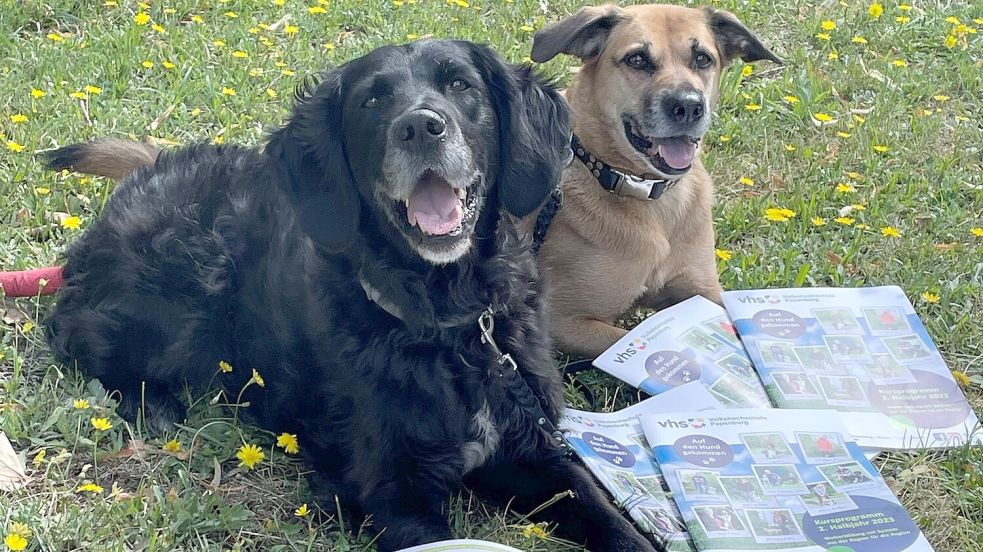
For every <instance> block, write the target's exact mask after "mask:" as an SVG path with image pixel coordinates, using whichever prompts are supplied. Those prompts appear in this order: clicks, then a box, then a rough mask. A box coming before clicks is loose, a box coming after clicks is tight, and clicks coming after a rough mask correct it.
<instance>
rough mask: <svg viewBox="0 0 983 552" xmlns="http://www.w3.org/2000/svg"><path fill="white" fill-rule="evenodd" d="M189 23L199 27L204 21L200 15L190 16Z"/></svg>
mask: <svg viewBox="0 0 983 552" xmlns="http://www.w3.org/2000/svg"><path fill="white" fill-rule="evenodd" d="M191 22H192V23H197V24H199V25H201V24H202V23H204V22H205V20H204V19H203V18H202V17H201V16H200V15H192V16H191Z"/></svg>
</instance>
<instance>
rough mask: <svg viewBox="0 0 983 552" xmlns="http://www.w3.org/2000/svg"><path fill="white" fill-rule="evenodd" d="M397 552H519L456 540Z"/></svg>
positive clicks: (490, 544) (482, 542) (507, 547)
mask: <svg viewBox="0 0 983 552" xmlns="http://www.w3.org/2000/svg"><path fill="white" fill-rule="evenodd" d="M398 552H520V551H519V550H518V549H517V548H512V547H511V546H505V545H504V544H498V543H496V542H488V541H479V540H472V539H456V540H448V541H440V542H431V543H429V544H421V545H419V546H414V547H412V548H404V549H402V550H399V551H398Z"/></svg>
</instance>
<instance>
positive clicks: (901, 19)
mask: <svg viewBox="0 0 983 552" xmlns="http://www.w3.org/2000/svg"><path fill="white" fill-rule="evenodd" d="M899 7H900V6H899ZM894 20H895V21H897V22H898V23H901V24H902V25H904V24H905V23H909V22H910V21H911V18H910V17H908V16H907V15H899V16H897V17H895V18H894Z"/></svg>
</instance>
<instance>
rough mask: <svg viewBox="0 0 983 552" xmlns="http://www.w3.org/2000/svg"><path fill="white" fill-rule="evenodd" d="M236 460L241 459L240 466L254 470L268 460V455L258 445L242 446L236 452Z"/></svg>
mask: <svg viewBox="0 0 983 552" xmlns="http://www.w3.org/2000/svg"><path fill="white" fill-rule="evenodd" d="M236 458H238V459H239V465H240V466H245V467H246V468H248V469H253V468H254V467H256V464H259V463H260V462H262V461H263V459H264V458H266V453H264V452H263V450H262V449H261V448H259V447H257V446H256V445H242V446H241V447H239V450H238V451H237V452H236Z"/></svg>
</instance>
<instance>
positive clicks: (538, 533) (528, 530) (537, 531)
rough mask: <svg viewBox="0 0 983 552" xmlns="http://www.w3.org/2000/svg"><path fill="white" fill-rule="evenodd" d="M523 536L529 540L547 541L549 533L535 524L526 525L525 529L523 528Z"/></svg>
mask: <svg viewBox="0 0 983 552" xmlns="http://www.w3.org/2000/svg"><path fill="white" fill-rule="evenodd" d="M522 536H523V537H525V538H527V539H532V538H537V539H545V538H547V537H549V533H547V532H546V531H545V530H544V529H543V528H542V527H540V526H539V525H537V524H535V523H530V524H529V525H526V526H525V527H523V528H522Z"/></svg>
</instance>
